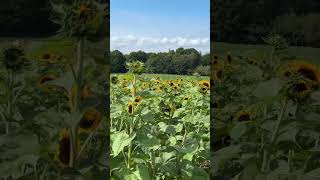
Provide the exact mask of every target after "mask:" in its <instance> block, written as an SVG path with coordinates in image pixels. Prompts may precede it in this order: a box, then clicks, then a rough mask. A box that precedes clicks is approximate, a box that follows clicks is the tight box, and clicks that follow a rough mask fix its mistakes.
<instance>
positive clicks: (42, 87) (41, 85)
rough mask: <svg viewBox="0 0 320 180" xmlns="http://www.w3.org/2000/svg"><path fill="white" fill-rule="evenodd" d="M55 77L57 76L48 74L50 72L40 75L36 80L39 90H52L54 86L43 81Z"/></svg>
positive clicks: (51, 79)
mask: <svg viewBox="0 0 320 180" xmlns="http://www.w3.org/2000/svg"><path fill="white" fill-rule="evenodd" d="M55 79H57V77H56V76H54V75H50V74H48V75H44V76H41V77H40V79H39V81H38V87H39V88H40V90H41V91H44V92H50V91H51V90H54V89H55V88H56V86H54V85H50V84H45V83H47V82H50V81H53V80H55Z"/></svg>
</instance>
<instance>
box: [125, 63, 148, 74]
mask: <svg viewBox="0 0 320 180" xmlns="http://www.w3.org/2000/svg"><path fill="white" fill-rule="evenodd" d="M126 66H127V69H128V70H129V72H131V73H133V74H142V73H143V72H144V63H143V62H140V61H133V62H127V64H126Z"/></svg>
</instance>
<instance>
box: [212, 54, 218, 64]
mask: <svg viewBox="0 0 320 180" xmlns="http://www.w3.org/2000/svg"><path fill="white" fill-rule="evenodd" d="M218 63H219V57H218V56H216V55H214V56H213V60H212V64H213V65H217V64H218Z"/></svg>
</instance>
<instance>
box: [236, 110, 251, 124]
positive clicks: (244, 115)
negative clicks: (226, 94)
mask: <svg viewBox="0 0 320 180" xmlns="http://www.w3.org/2000/svg"><path fill="white" fill-rule="evenodd" d="M235 118H236V120H237V121H239V122H244V121H250V120H251V116H250V113H249V112H247V111H239V112H237V113H236V116H235Z"/></svg>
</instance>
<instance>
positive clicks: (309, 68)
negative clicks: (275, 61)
mask: <svg viewBox="0 0 320 180" xmlns="http://www.w3.org/2000/svg"><path fill="white" fill-rule="evenodd" d="M293 67H294V69H295V71H296V72H297V73H299V74H300V75H302V76H303V77H304V78H306V79H309V80H311V81H313V82H316V83H319V82H320V70H319V68H318V67H317V66H316V65H315V64H312V63H309V62H306V61H299V62H295V63H293Z"/></svg>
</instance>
